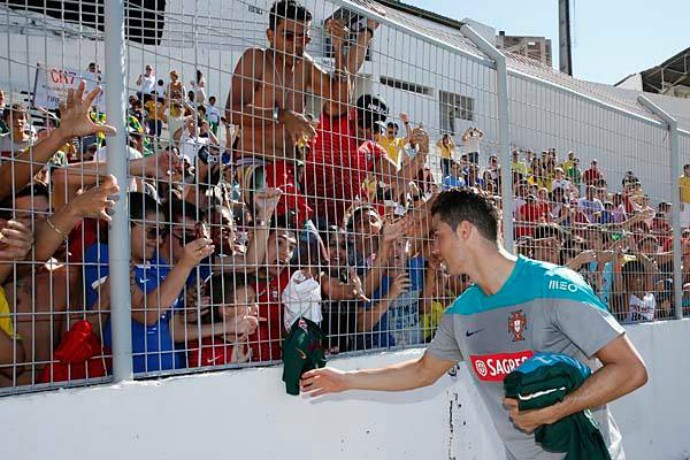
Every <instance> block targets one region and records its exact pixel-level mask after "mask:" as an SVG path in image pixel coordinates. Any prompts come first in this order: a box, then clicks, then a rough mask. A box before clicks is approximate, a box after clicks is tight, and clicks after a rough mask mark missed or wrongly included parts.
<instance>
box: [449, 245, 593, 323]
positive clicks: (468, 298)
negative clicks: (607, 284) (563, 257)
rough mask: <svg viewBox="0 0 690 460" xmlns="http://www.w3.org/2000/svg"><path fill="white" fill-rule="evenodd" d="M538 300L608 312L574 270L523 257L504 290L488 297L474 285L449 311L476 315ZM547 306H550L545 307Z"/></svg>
mask: <svg viewBox="0 0 690 460" xmlns="http://www.w3.org/2000/svg"><path fill="white" fill-rule="evenodd" d="M537 299H544V300H548V299H562V300H569V301H573V302H581V303H587V304H591V305H592V306H595V307H597V308H603V309H604V310H606V306H605V305H604V304H603V303H602V302H601V301H600V300H599V298H598V297H597V296H596V295H595V294H594V292H593V291H592V288H590V287H589V285H588V284H587V283H586V282H585V280H584V279H583V278H582V277H581V276H580V275H579V274H577V273H576V272H574V271H573V270H570V269H568V268H565V267H560V266H558V265H553V264H549V263H546V262H540V261H537V260H531V259H527V258H525V257H522V256H519V257H518V260H517V262H516V264H515V268H514V269H513V272H512V273H511V274H510V277H508V280H507V281H506V282H505V284H504V285H503V287H502V288H501V290H500V291H498V292H497V293H496V294H494V295H491V296H487V295H485V294H484V292H482V290H481V289H480V288H479V287H478V286H477V285H472V286H471V287H470V288H468V289H467V290H466V291H465V292H464V293H463V294H462V295H461V296H460V297H458V298H457V299H456V300H455V302H453V304H452V305H451V306H450V307H449V308H448V310H447V311H446V313H447V314H459V315H474V314H477V313H481V312H484V311H489V310H493V309H496V308H505V307H515V306H519V305H521V304H524V303H527V302H530V301H533V300H537ZM545 305H546V304H545Z"/></svg>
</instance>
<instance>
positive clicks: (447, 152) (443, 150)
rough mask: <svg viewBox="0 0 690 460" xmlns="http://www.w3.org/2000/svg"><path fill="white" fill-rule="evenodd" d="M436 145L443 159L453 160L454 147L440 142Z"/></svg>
mask: <svg viewBox="0 0 690 460" xmlns="http://www.w3.org/2000/svg"><path fill="white" fill-rule="evenodd" d="M436 145H437V146H438V153H439V154H440V155H441V158H445V159H446V160H452V159H453V150H454V149H453V148H452V147H448V146H445V145H443V144H442V143H440V142H439V143H438V144H436Z"/></svg>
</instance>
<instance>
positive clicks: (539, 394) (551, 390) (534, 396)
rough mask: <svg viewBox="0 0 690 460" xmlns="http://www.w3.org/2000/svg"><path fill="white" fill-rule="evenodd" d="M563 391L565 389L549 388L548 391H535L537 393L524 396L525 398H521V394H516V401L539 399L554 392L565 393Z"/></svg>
mask: <svg viewBox="0 0 690 460" xmlns="http://www.w3.org/2000/svg"><path fill="white" fill-rule="evenodd" d="M565 390H566V388H565V387H560V388H550V389H548V390H543V391H537V392H535V393H531V394H528V395H525V396H523V395H521V394H519V393H518V399H519V400H520V401H529V400H530V399H534V398H539V397H541V396H545V395H548V394H551V393H554V392H556V391H565Z"/></svg>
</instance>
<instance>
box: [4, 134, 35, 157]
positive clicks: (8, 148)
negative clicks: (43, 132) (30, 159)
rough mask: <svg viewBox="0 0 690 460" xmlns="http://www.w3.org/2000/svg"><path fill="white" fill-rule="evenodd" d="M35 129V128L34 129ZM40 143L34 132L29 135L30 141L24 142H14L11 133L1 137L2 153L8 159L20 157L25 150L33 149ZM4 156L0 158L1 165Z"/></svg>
mask: <svg viewBox="0 0 690 460" xmlns="http://www.w3.org/2000/svg"><path fill="white" fill-rule="evenodd" d="M32 128H33V127H32ZM37 141H38V136H36V134H35V133H34V132H33V130H32V132H31V134H30V135H29V139H28V140H26V141H23V142H12V135H11V134H10V133H7V134H4V135H2V136H0V153H2V155H4V156H7V157H13V156H17V155H19V154H20V153H21V152H23V151H24V150H26V149H28V148H30V147H32V146H33V145H34V144H36V142H37ZM1 162H2V156H0V163H1Z"/></svg>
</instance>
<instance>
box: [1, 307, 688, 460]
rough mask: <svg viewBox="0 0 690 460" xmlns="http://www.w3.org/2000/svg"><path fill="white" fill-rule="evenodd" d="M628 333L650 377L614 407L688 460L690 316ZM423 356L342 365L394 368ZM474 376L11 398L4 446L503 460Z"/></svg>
mask: <svg viewBox="0 0 690 460" xmlns="http://www.w3.org/2000/svg"><path fill="white" fill-rule="evenodd" d="M628 330H629V335H630V337H631V339H632V340H633V342H634V343H635V344H636V345H637V347H638V348H639V349H640V352H641V353H642V355H643V357H644V359H645V360H646V362H647V365H648V366H649V371H650V376H651V378H650V382H649V383H648V384H647V386H646V387H645V388H643V389H642V390H640V391H638V392H637V393H635V394H633V395H631V396H628V397H626V398H624V399H622V400H621V401H618V402H616V403H614V405H613V411H614V415H615V416H616V419H617V421H618V423H619V425H620V426H621V429H622V431H623V435H624V445H625V448H626V450H627V454H628V458H629V459H631V460H636V459H640V460H642V459H645V460H646V459H683V458H688V456H689V455H690V438H689V437H688V435H687V433H688V432H689V431H690V418H689V417H688V414H687V411H688V408H690V392H689V391H688V390H687V389H688V383H687V382H688V381H689V380H690V359H688V357H687V353H686V350H688V349H689V348H690V321H687V320H686V321H671V322H662V323H656V324H646V325H638V326H633V327H630V328H629V329H628ZM419 353H420V351H419V350H411V351H405V352H398V353H386V354H379V355H372V356H366V357H359V358H345V359H338V360H335V361H334V362H333V365H334V366H337V367H340V368H343V369H358V368H362V367H371V366H384V365H387V364H390V363H395V362H400V361H402V360H405V359H409V358H412V357H415V356H418V355H419ZM467 372H468V371H467V368H466V367H465V366H461V370H460V372H459V374H458V377H448V376H447V377H444V378H443V379H442V380H441V381H440V382H438V383H437V384H436V385H434V386H433V387H430V388H427V389H423V390H419V391H415V392H409V393H398V394H384V393H368V394H367V393H363V392H356V393H349V394H342V395H338V396H335V397H330V398H328V399H324V400H322V401H313V400H307V399H305V398H303V397H293V396H288V395H287V394H285V392H284V389H283V386H282V382H281V369H280V368H271V369H247V370H238V371H226V372H219V373H214V374H206V375H199V376H190V377H178V378H171V379H167V380H162V381H154V382H141V383H132V384H127V385H119V386H98V387H93V388H88V389H82V390H63V391H57V392H51V393H42V394H35V395H28V396H19V397H7V398H3V399H0V413H1V414H2V415H3V419H4V420H5V423H4V429H3V430H0V453H1V454H2V455H3V458H17V459H23V460H33V459H37V460H38V459H45V458H54V459H62V458H70V459H88V458H98V459H99V460H110V459H113V460H116V459H117V460H120V459H147V460H152V459H165V460H177V459H180V460H189V458H204V456H205V455H213V456H214V457H219V456H220V458H248V459H253V460H263V459H267V460H269V459H276V458H281V459H284V460H290V459H300V460H309V459H314V460H316V459H328V460H339V459H342V460H350V459H355V458H356V459H411V460H419V459H425V460H426V459H429V460H436V459H451V458H457V459H463V460H465V459H480V460H491V459H501V458H503V453H502V447H501V445H500V442H499V441H498V439H497V437H496V434H495V432H494V430H493V426H492V425H491V423H490V421H489V419H488V414H487V413H486V410H485V409H484V407H483V405H482V404H481V402H480V400H479V397H478V395H477V393H476V390H475V388H474V387H473V385H472V384H471V383H469V376H468V375H467Z"/></svg>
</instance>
